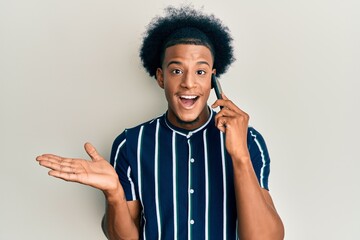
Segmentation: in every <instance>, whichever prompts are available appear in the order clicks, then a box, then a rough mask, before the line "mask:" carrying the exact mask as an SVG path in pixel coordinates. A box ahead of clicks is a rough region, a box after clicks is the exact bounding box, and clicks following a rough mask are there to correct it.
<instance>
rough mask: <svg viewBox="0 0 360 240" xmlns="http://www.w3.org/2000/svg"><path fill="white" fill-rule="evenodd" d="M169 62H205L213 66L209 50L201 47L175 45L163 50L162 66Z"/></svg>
mask: <svg viewBox="0 0 360 240" xmlns="http://www.w3.org/2000/svg"><path fill="white" fill-rule="evenodd" d="M171 61H178V62H180V63H182V62H195V63H196V62H204V61H205V62H207V63H208V64H209V65H210V66H212V65H213V57H212V54H211V51H210V50H209V48H207V47H205V46H203V45H193V44H177V45H174V46H171V47H168V48H166V49H165V53H164V61H163V64H167V63H169V62H171Z"/></svg>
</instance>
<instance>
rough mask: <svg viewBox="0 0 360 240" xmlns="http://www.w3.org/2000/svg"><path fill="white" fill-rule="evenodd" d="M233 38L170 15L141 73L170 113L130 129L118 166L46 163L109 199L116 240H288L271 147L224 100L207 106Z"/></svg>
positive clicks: (217, 25) (115, 155) (208, 24)
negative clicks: (151, 79) (272, 187)
mask: <svg viewBox="0 0 360 240" xmlns="http://www.w3.org/2000/svg"><path fill="white" fill-rule="evenodd" d="M231 41H232V39H231V37H230V34H229V31H228V29H227V28H226V27H225V26H223V24H222V23H221V22H220V20H218V19H217V18H215V17H214V16H213V15H206V14H203V13H202V12H198V11H196V10H194V9H192V8H190V7H182V8H179V9H176V8H172V7H170V8H168V9H167V15H166V16H164V17H158V18H155V19H154V21H153V22H152V23H151V24H150V25H149V27H148V29H147V33H146V35H145V37H144V40H143V44H142V47H141V51H140V57H141V60H142V63H143V65H144V67H145V69H146V70H147V72H148V73H149V74H150V76H155V78H156V81H157V83H158V85H159V86H160V87H161V88H163V89H164V92H165V96H166V99H167V102H168V109H167V111H166V113H165V114H164V115H162V116H160V117H157V118H155V119H152V120H151V121H148V122H146V123H143V124H141V125H139V126H136V127H133V128H129V129H126V130H125V131H124V132H123V133H122V134H120V135H119V136H118V137H117V138H116V139H115V141H114V144H113V148H112V153H111V159H110V163H111V164H109V163H108V162H107V161H106V160H105V159H103V158H102V157H101V156H99V154H98V153H97V152H96V150H95V148H94V147H93V146H92V145H91V144H89V143H87V144H85V150H86V151H87V153H88V154H89V156H90V157H91V158H92V161H86V160H83V159H71V158H63V157H59V156H56V155H51V154H46V155H42V156H39V157H37V160H38V161H39V163H40V165H42V166H44V167H47V168H50V169H51V170H50V172H49V174H50V175H51V176H54V177H58V178H61V179H64V180H67V181H74V182H79V183H83V184H86V185H89V186H92V187H95V188H98V189H100V190H101V191H103V192H104V194H105V197H106V203H107V208H106V213H105V216H104V219H103V229H104V232H105V234H106V236H107V237H108V238H109V239H139V238H141V239H226V240H227V239H237V238H240V239H261V240H264V239H283V236H284V228H283V225H282V222H281V219H280V217H279V215H278V214H277V212H276V210H275V207H274V204H273V202H272V199H271V196H270V193H269V192H268V175H269V163H270V160H269V156H268V151H267V149H266V145H265V142H264V140H263V138H262V136H261V135H260V133H259V132H257V131H256V130H255V129H254V128H252V127H249V126H248V121H249V116H248V115H247V114H246V113H245V112H243V111H242V110H241V109H240V108H239V107H237V106H236V105H235V104H234V103H233V102H231V101H230V100H229V99H228V98H227V97H226V96H225V95H223V96H222V97H223V99H219V100H217V101H215V103H214V104H213V105H212V106H211V107H212V108H217V107H221V110H220V111H219V112H218V113H216V112H215V111H214V110H212V109H211V108H210V107H209V106H208V105H207V100H208V98H209V95H210V91H211V76H212V74H215V75H217V76H219V75H221V74H222V73H224V72H226V70H227V68H228V66H229V65H230V64H231V63H232V62H233V61H234V58H233V52H232V46H231Z"/></svg>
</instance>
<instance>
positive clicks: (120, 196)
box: [103, 184, 126, 204]
mask: <svg viewBox="0 0 360 240" xmlns="http://www.w3.org/2000/svg"><path fill="white" fill-rule="evenodd" d="M103 193H104V195H105V198H106V201H107V202H108V203H109V204H116V203H120V202H126V197H125V193H124V190H123V189H122V187H121V185H120V184H118V186H117V187H116V188H115V189H111V190H104V191H103Z"/></svg>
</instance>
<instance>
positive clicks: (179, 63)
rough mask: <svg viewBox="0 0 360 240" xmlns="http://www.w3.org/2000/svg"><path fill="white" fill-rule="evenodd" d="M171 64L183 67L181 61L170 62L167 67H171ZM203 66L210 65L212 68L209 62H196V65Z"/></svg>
mask: <svg viewBox="0 0 360 240" xmlns="http://www.w3.org/2000/svg"><path fill="white" fill-rule="evenodd" d="M171 64H178V65H181V62H179V61H170V62H169V63H168V64H167V65H166V67H169V66H170V65H171ZM201 64H205V65H208V66H209V67H210V64H209V63H208V62H207V61H199V62H196V65H201Z"/></svg>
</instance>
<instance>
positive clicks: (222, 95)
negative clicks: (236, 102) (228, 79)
mask: <svg viewBox="0 0 360 240" xmlns="http://www.w3.org/2000/svg"><path fill="white" fill-rule="evenodd" d="M221 97H222V98H223V99H224V100H229V99H228V98H227V96H226V95H225V93H222V94H221Z"/></svg>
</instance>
